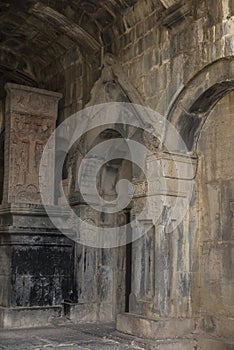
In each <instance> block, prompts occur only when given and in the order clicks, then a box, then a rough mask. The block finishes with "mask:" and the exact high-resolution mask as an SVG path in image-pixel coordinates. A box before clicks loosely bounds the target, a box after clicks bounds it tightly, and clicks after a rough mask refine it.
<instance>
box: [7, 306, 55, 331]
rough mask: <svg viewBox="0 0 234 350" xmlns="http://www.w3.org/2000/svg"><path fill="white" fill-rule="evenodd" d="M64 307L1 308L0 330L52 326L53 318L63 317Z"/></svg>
mask: <svg viewBox="0 0 234 350" xmlns="http://www.w3.org/2000/svg"><path fill="white" fill-rule="evenodd" d="M61 315H62V306H61V305H58V306H47V307H13V308H7V307H1V306H0V328H27V327H39V326H46V325H49V324H51V321H52V319H53V318H56V317H61Z"/></svg>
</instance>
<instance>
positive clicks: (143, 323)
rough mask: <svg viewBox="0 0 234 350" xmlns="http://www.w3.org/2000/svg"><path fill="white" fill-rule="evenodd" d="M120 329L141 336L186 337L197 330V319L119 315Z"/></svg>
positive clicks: (152, 337)
mask: <svg viewBox="0 0 234 350" xmlns="http://www.w3.org/2000/svg"><path fill="white" fill-rule="evenodd" d="M116 328H117V330H118V331H120V332H123V333H127V334H131V335H134V336H138V337H141V338H147V339H153V340H159V339H169V338H170V339H173V338H179V337H184V336H188V335H190V334H192V332H194V331H195V321H194V320H193V319H189V318H181V319H178V318H176V319H175V318H174V319H150V318H146V317H143V316H140V315H135V314H130V313H129V314H127V313H126V314H122V315H118V316H117V324H116Z"/></svg>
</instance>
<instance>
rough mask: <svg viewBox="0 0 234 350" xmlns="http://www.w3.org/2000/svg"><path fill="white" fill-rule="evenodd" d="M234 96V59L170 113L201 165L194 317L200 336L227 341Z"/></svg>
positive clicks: (209, 73)
mask: <svg viewBox="0 0 234 350" xmlns="http://www.w3.org/2000/svg"><path fill="white" fill-rule="evenodd" d="M233 91H234V59H233V58H229V59H221V60H219V61H216V62H214V63H213V64H211V65H209V66H207V67H206V68H205V69H203V70H202V71H201V72H199V73H198V74H197V75H196V76H195V77H194V78H193V79H192V80H191V81H190V82H189V84H188V85H187V86H186V87H185V88H184V90H183V91H182V92H181V94H180V95H179V97H178V98H177V101H176V103H175V104H174V105H173V106H172V108H171V109H170V111H169V113H168V119H169V120H170V122H171V123H172V124H173V125H174V126H175V127H176V128H177V130H178V131H179V132H180V134H181V136H182V138H183V139H184V141H185V143H186V146H187V148H188V151H189V152H191V153H192V154H196V157H197V159H198V167H197V172H196V190H195V196H194V201H193V203H191V206H190V212H191V214H190V215H189V219H188V221H189V223H190V224H189V225H190V227H195V229H194V234H195V235H196V237H195V239H194V244H193V246H190V253H189V254H190V257H189V258H190V259H191V260H193V266H194V267H193V274H192V281H191V284H192V295H193V296H194V297H193V298H195V299H194V300H192V314H193V317H196V318H197V319H198V320H199V321H198V329H199V330H200V332H201V333H203V334H206V335H207V334H208V335H209V336H213V337H223V338H226V339H231V338H232V336H233V333H232V330H233V308H232V306H231V301H230V295H233V292H234V278H233V272H232V271H233V243H234V242H233V226H232V222H233V213H232V211H233V204H232V203H233V202H234V177H233V169H234V159H233V147H234V145H233V139H234V137H233V136H234V134H233V130H234V126H233V105H234V102H233V101H234V92H233ZM166 137H167V135H166ZM177 150H178V151H182V150H180V149H179V147H178V149H177ZM192 213H194V214H192ZM194 218H195V220H194ZM225 310H226V311H225ZM225 312H226V313H225ZM227 315H229V316H228V317H227Z"/></svg>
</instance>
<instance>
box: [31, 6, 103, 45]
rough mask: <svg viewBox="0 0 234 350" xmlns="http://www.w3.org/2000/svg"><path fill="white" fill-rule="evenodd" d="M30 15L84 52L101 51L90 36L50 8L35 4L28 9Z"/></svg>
mask: <svg viewBox="0 0 234 350" xmlns="http://www.w3.org/2000/svg"><path fill="white" fill-rule="evenodd" d="M30 13H31V14H33V15H34V16H35V17H37V18H39V19H40V20H42V21H44V22H47V23H49V24H50V25H52V26H54V27H56V29H57V30H58V31H60V32H61V33H63V34H65V35H67V36H68V37H69V38H70V39H72V40H73V41H75V42H77V43H78V44H79V45H80V46H82V48H83V49H85V50H86V51H89V52H93V51H99V50H100V49H101V45H100V43H99V42H98V41H97V40H96V39H95V38H94V37H93V36H92V35H90V34H89V33H88V32H87V31H85V30H84V29H83V28H82V27H80V26H79V25H77V24H75V23H74V22H71V21H69V19H68V18H67V17H65V16H64V15H63V14H61V13H59V12H58V11H56V10H54V9H52V8H51V7H48V6H45V5H43V4H41V3H39V2H37V3H36V4H35V5H33V6H32V7H31V8H30Z"/></svg>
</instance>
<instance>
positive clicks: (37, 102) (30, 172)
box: [3, 84, 61, 204]
mask: <svg viewBox="0 0 234 350" xmlns="http://www.w3.org/2000/svg"><path fill="white" fill-rule="evenodd" d="M6 90H7V97H6V110H5V166H4V167H5V169H4V170H5V171H4V174H5V175H4V176H5V178H4V194H3V202H4V203H35V204H38V203H41V197H40V191H39V165H40V160H41V155H42V152H43V148H44V146H45V144H46V143H47V141H48V139H49V137H50V135H51V134H52V132H53V131H54V129H55V124H56V118H57V110H58V101H59V99H60V98H61V94H58V93H55V92H50V91H46V90H41V89H35V88H29V87H27V86H22V85H16V84H7V85H6ZM46 171H48V175H49V176H48V181H51V186H50V188H51V193H50V195H49V196H48V203H46V204H53V200H54V193H53V188H54V186H53V183H52V181H53V173H54V159H48V167H47V169H46Z"/></svg>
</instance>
